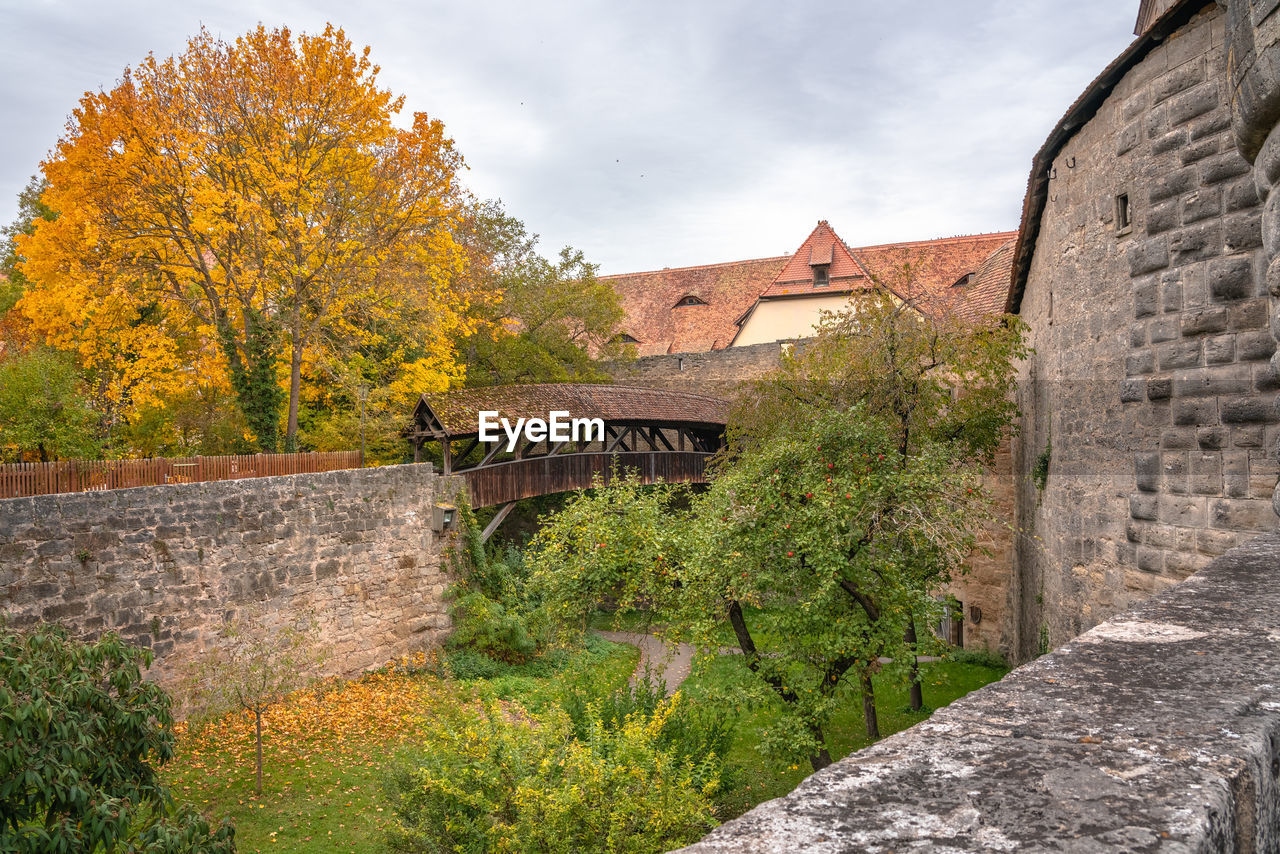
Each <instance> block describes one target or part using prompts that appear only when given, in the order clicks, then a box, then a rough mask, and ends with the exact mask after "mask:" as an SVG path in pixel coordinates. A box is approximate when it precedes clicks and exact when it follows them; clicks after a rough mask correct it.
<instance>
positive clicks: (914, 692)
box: [906, 617, 924, 712]
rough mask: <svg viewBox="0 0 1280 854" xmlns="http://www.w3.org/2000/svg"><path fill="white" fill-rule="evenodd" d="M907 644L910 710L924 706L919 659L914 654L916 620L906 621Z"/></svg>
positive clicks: (918, 709)
mask: <svg viewBox="0 0 1280 854" xmlns="http://www.w3.org/2000/svg"><path fill="white" fill-rule="evenodd" d="M906 641H907V646H908V647H909V648H910V649H911V711H913V712H918V711H920V710H921V709H923V708H924V692H923V691H921V690H920V659H919V657H918V656H917V655H916V621H915V618H914V617H913V618H912V619H911V620H910V621H909V622H908V623H907V637H906Z"/></svg>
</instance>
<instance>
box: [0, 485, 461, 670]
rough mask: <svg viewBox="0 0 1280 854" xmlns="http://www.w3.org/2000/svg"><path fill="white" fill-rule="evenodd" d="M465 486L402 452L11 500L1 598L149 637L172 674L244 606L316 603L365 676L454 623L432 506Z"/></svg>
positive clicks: (17, 614) (10, 614)
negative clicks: (398, 458) (374, 461)
mask: <svg viewBox="0 0 1280 854" xmlns="http://www.w3.org/2000/svg"><path fill="white" fill-rule="evenodd" d="M459 488H460V482H459V481H457V480H455V479H451V478H443V477H441V476H439V475H437V474H435V473H433V471H432V468H431V466H430V465H406V466H388V467H385V468H373V469H363V470H360V469H357V470H351V471H337V472H326V473H323V474H303V475H292V476H288V477H266V478H252V479H244V480H231V481H221V482H215V483H192V484H175V485H171V486H157V487H142V488H137V489H121V490H114V491H109V492H85V493H78V494H68V495H49V496H41V497H38V498H16V499H9V500H4V501H0V604H2V605H3V609H4V614H5V617H6V619H7V620H8V621H9V623H10V624H11V625H15V626H19V627H21V626H24V625H29V624H31V623H34V622H36V621H39V620H46V621H57V622H60V623H63V624H65V625H67V626H69V627H70V628H71V629H72V630H73V631H74V632H75V633H77V634H79V635H82V636H96V635H98V634H100V633H102V632H104V631H115V632H117V633H119V634H120V635H121V636H122V637H123V638H124V639H125V640H126V641H128V642H130V643H133V644H136V645H141V646H145V647H149V648H150V649H152V650H153V651H154V652H155V653H156V664H155V665H154V666H153V668H152V673H151V676H152V678H155V679H156V680H157V681H159V682H161V683H162V684H172V683H173V682H174V681H176V680H177V679H179V678H180V676H181V673H182V669H183V665H184V663H185V662H187V661H188V660H190V659H191V658H192V657H193V656H196V655H198V654H199V653H200V652H201V651H202V650H203V649H204V648H206V647H207V646H208V645H209V644H211V643H212V642H213V640H214V639H215V638H216V635H217V632H218V629H219V627H220V626H221V625H222V624H223V621H224V620H226V619H228V618H231V617H232V616H233V615H235V614H236V613H237V612H238V611H240V610H241V609H243V608H245V607H246V606H250V605H252V604H255V603H257V604H258V605H260V606H261V607H262V608H263V609H265V610H266V611H269V612H272V613H274V614H275V615H277V616H278V615H282V614H283V615H305V614H309V613H314V615H315V616H316V618H317V620H318V623H319V630H320V631H319V635H320V637H319V640H320V643H321V644H322V646H323V647H324V648H325V649H326V651H327V652H328V653H329V654H328V656H327V661H326V665H325V666H326V671H327V672H330V673H340V674H342V675H347V676H350V675H355V674H358V673H360V672H362V671H363V670H365V669H367V668H370V667H375V666H378V665H380V664H383V663H385V662H386V661H388V660H390V659H392V658H395V657H398V656H400V655H403V654H405V653H408V652H411V651H416V650H419V649H424V648H426V647H428V646H430V645H432V644H434V643H436V642H437V641H438V640H439V639H440V637H441V635H442V633H443V632H444V631H445V630H446V629H447V628H448V626H449V621H448V616H447V613H446V610H445V604H444V601H443V594H444V589H445V586H446V584H447V583H448V579H447V578H446V576H445V573H444V572H443V570H442V569H441V563H440V552H441V546H442V542H441V541H440V539H439V538H438V537H437V535H435V534H433V533H432V530H431V518H432V516H431V513H432V506H433V505H434V504H435V503H436V502H437V501H440V500H449V499H451V498H452V497H453V495H454V494H455V493H456V491H457V489H459Z"/></svg>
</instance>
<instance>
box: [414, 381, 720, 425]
mask: <svg viewBox="0 0 1280 854" xmlns="http://www.w3.org/2000/svg"><path fill="white" fill-rule="evenodd" d="M482 411H496V412H497V413H498V417H499V418H506V419H507V420H508V421H510V422H511V423H512V424H514V423H515V422H516V419H519V418H543V419H545V418H547V416H548V415H549V414H550V413H551V412H552V411H567V412H568V413H569V417H571V418H601V419H603V420H604V421H605V422H607V423H613V424H646V425H668V426H672V427H677V426H682V427H708V428H712V427H714V428H722V427H724V424H725V420H726V418H727V417H728V414H729V403H728V401H725V400H721V399H719V398H716V397H707V396H705V395H701V394H690V393H688V392H681V391H667V390H666V389H656V388H641V387H639V386H625V385H589V384H580V383H542V384H534V385H512V386H493V387H491V388H473V389H463V390H461V391H449V392H441V393H439V394H424V395H422V398H421V399H420V400H419V401H418V405H417V406H416V407H414V410H413V418H414V422H415V424H417V426H418V428H419V430H421V431H423V432H426V433H430V434H432V435H433V436H436V437H443V436H448V437H451V438H452V437H464V436H475V435H477V434H478V433H479V425H480V412H482Z"/></svg>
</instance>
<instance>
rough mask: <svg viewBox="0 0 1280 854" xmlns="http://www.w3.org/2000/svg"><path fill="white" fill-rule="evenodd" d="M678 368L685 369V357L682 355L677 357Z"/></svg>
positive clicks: (678, 369) (679, 369)
mask: <svg viewBox="0 0 1280 854" xmlns="http://www.w3.org/2000/svg"><path fill="white" fill-rule="evenodd" d="M676 370H677V371H683V370H684V357H683V356H681V357H680V358H678V359H676Z"/></svg>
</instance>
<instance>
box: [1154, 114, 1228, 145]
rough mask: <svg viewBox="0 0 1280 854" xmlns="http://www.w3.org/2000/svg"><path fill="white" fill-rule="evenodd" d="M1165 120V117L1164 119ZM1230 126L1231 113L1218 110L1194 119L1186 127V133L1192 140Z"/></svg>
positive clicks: (1221, 130)
mask: <svg viewBox="0 0 1280 854" xmlns="http://www.w3.org/2000/svg"><path fill="white" fill-rule="evenodd" d="M1166 120H1167V119H1166ZM1230 127H1231V114H1230V113H1229V112H1227V111H1226V110H1220V111H1217V112H1213V113H1210V114H1209V115H1207V116H1205V117H1204V118H1201V119H1196V120H1195V121H1193V122H1192V123H1191V124H1190V125H1188V127H1187V131H1188V135H1189V136H1190V138H1191V141H1192V142H1195V141H1196V140H1199V139H1204V138H1205V137H1207V136H1212V135H1213V134H1216V133H1222V132H1223V131H1224V130H1227V129H1228V128H1230Z"/></svg>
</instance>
